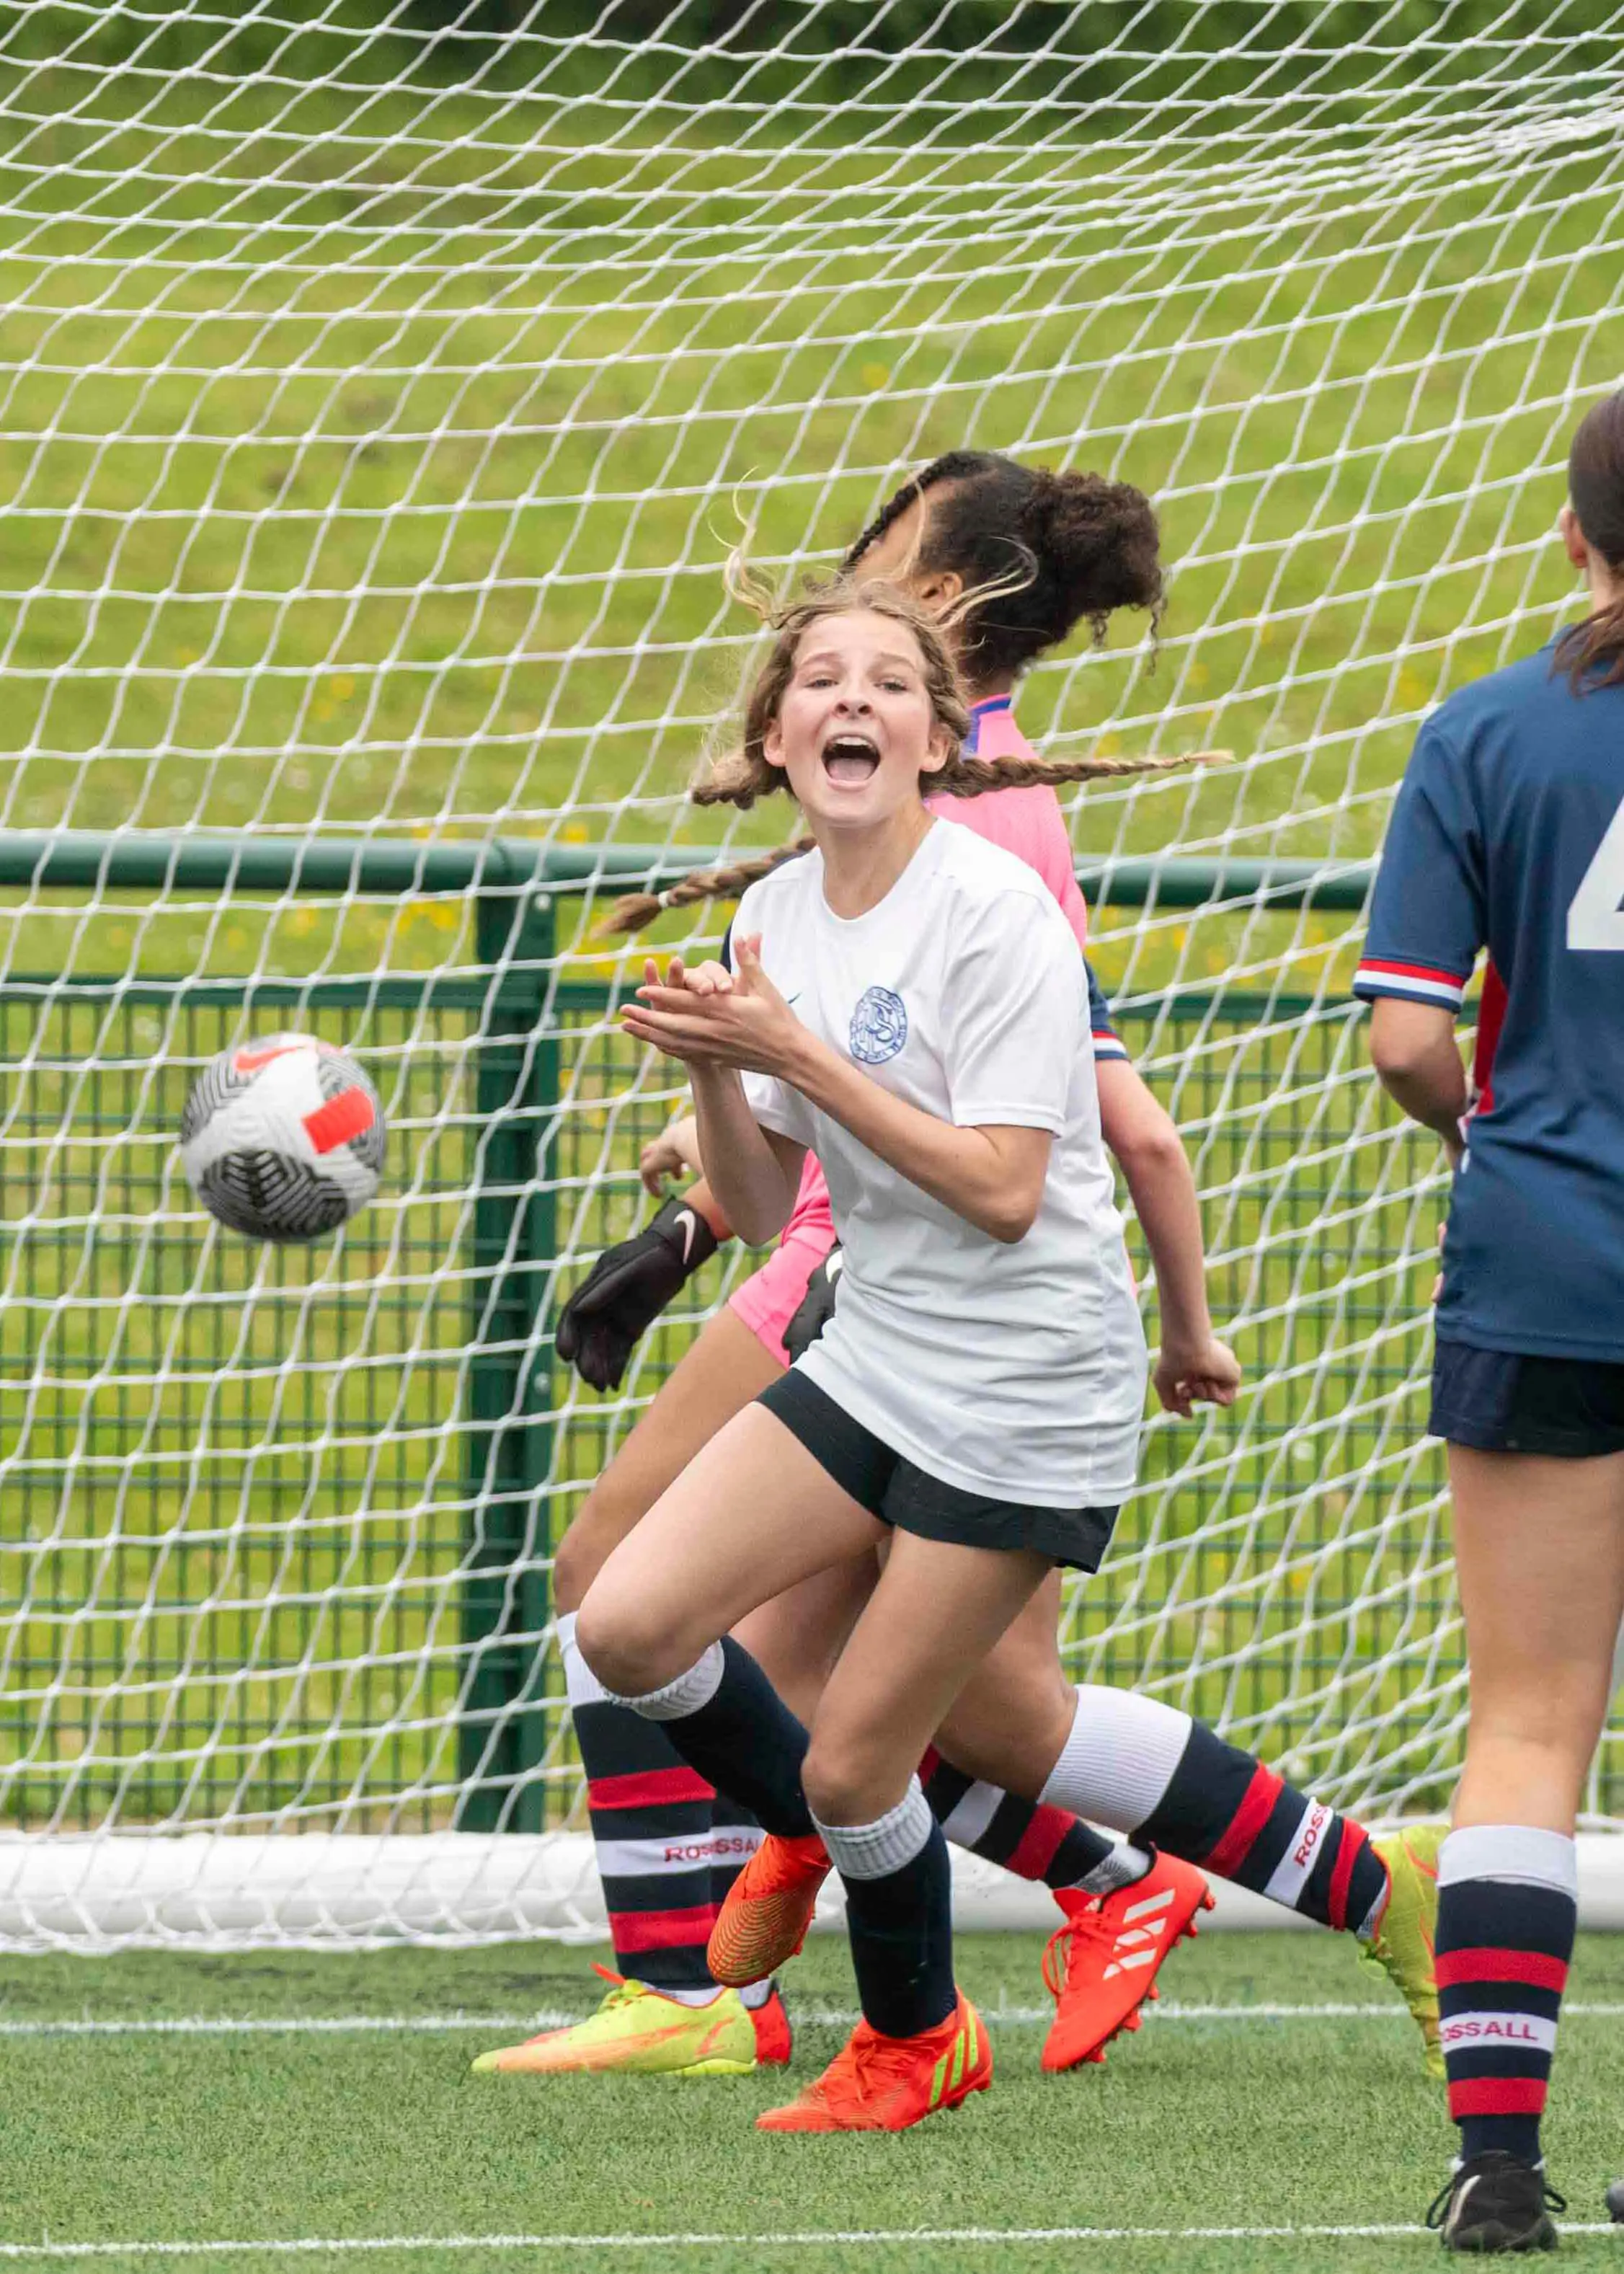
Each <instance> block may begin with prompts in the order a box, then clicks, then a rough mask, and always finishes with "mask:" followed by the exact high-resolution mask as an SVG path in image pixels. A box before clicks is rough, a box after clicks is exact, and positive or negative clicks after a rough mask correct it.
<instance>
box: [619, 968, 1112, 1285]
mask: <svg viewBox="0 0 1624 2274" xmlns="http://www.w3.org/2000/svg"><path fill="white" fill-rule="evenodd" d="M757 947H758V943H757V942H756V941H754V940H745V939H735V942H734V956H735V961H736V964H737V969H736V971H735V972H734V973H733V975H729V974H727V973H726V972H724V971H722V969H721V968H720V967H719V966H710V967H702V969H701V971H700V972H698V973H692V974H690V973H688V972H685V971H684V970H683V969H682V967H681V966H680V964H674V963H673V966H672V967H671V970H670V972H669V973H668V974H667V975H666V978H665V983H661V981H660V977H659V974H658V970H657V969H656V968H655V967H654V966H653V965H652V964H650V966H649V979H648V983H646V984H645V985H644V986H643V987H640V988H639V989H638V990H637V994H638V1001H637V1003H636V1004H635V1005H628V1007H627V1009H626V1010H625V1012H624V1013H622V1017H623V1019H624V1021H625V1024H626V1028H627V1031H628V1033H629V1034H631V1035H635V1037H636V1038H637V1039H638V1040H639V1041H642V1042H647V1043H653V1044H654V1045H655V1047H656V1048H657V1049H659V1050H665V1051H667V1052H668V1053H669V1054H670V1055H671V1056H673V1057H674V1058H681V1059H682V1060H683V1061H684V1063H685V1064H686V1065H688V1068H689V1071H690V1073H691V1075H692V1077H693V1082H694V1096H695V1103H696V1104H697V1106H698V1108H699V1135H700V1143H701V1145H702V1147H703V1151H704V1156H705V1160H706V1162H707V1163H708V1164H709V1167H710V1171H711V1184H712V1186H713V1188H714V1189H715V1191H716V1193H717V1196H718V1199H719V1200H720V1201H721V1203H722V1207H723V1209H724V1211H725V1212H726V1216H727V1218H728V1221H729V1222H730V1223H731V1224H733V1226H734V1227H735V1229H736V1230H737V1231H739V1233H740V1234H741V1237H742V1238H743V1239H748V1240H750V1241H751V1242H752V1244H754V1243H755V1242H756V1241H757V1240H761V1239H771V1237H772V1235H773V1233H774V1232H775V1231H779V1230H781V1229H782V1227H783V1225H784V1224H785V1223H786V1221H787V1219H788V1216H789V1211H790V1207H791V1205H792V1204H793V1199H794V1186H793V1181H792V1182H791V1184H790V1186H789V1189H788V1191H787V1192H784V1193H780V1191H779V1190H778V1188H777V1187H776V1186H775V1184H774V1180H773V1173H772V1171H773V1169H774V1168H775V1167H776V1168H777V1170H778V1174H779V1175H780V1176H783V1175H785V1174H786V1172H787V1171H788V1168H789V1163H788V1161H787V1157H786V1156H782V1155H777V1154H772V1152H771V1147H770V1146H769V1144H768V1140H769V1138H770V1137H772V1136H775V1135H777V1134H778V1133H777V1132H776V1131H773V1130H771V1129H769V1128H765V1127H763V1126H761V1123H760V1121H759V1120H757V1121H756V1123H755V1125H754V1135H755V1139H756V1142H754V1143H752V1141H751V1136H750V1132H749V1129H748V1127H747V1125H748V1124H749V1123H750V1121H751V1118H752V1116H753V1115H758V1114H759V1113H760V1112H761V1111H763V1099H764V1098H766V1097H768V1096H770V1093H763V1092H760V1091H758V1092H757V1095H756V1096H755V1097H754V1098H753V1099H747V1098H746V1096H745V1092H744V1087H743V1083H742V1081H740V1080H739V1078H738V1071H737V1070H739V1069H748V1071H749V1072H750V1073H752V1074H753V1075H760V1076H765V1077H766V1078H767V1080H768V1081H769V1082H770V1083H771V1085H772V1087H773V1090H774V1091H776V1092H777V1094H778V1103H776V1104H774V1103H767V1104H766V1105H765V1111H767V1112H768V1114H769V1116H770V1118H780V1116H781V1115H782V1113H783V1111H784V1103H785V1101H784V1097H783V1093H784V1092H785V1091H786V1090H787V1091H789V1092H793V1094H794V1095H795V1096H799V1097H800V1098H801V1099H803V1100H805V1101H806V1102H807V1103H810V1104H812V1105H814V1106H816V1107H817V1108H818V1109H819V1111H822V1112H824V1113H827V1114H828V1115H829V1117H830V1118H831V1120H834V1121H838V1122H839V1123H840V1124H841V1126H842V1127H844V1128H846V1129H848V1130H849V1131H850V1132H851V1133H852V1135H853V1137H855V1138H856V1139H857V1140H858V1141H859V1142H860V1143H861V1144H863V1145H866V1146H867V1147H868V1150H869V1151H870V1152H871V1153H876V1154H877V1155H878V1156H879V1157H880V1159H881V1160H883V1161H884V1162H886V1163H888V1164H889V1165H890V1166H891V1168H893V1169H896V1170H897V1171H898V1172H899V1173H900V1174H901V1175H903V1176H905V1177H906V1178H908V1179H909V1180H910V1182H911V1183H914V1184H916V1185H917V1186H919V1187H920V1189H921V1192H927V1193H929V1194H930V1196H931V1198H932V1199H933V1200H938V1201H941V1202H942V1204H943V1206H944V1208H949V1209H951V1210H952V1211H953V1213H954V1215H955V1216H962V1217H963V1218H964V1220H965V1222H966V1224H974V1226H975V1228H976V1230H977V1231H983V1232H985V1233H986V1234H987V1235H988V1237H989V1239H996V1240H1001V1241H1004V1242H1007V1243H1011V1244H1012V1243H1013V1242H1014V1241H1016V1240H1018V1239H1024V1238H1025V1237H1026V1233H1027V1232H1028V1231H1030V1230H1031V1228H1032V1224H1033V1220H1034V1217H1035V1216H1036V1214H1037V1210H1038V1207H1039V1203H1040V1202H1041V1198H1042V1192H1043V1180H1044V1178H1045V1176H1046V1175H1047V1173H1048V1169H1049V1149H1050V1147H1051V1145H1052V1143H1053V1141H1054V1130H1055V1128H1056V1127H1058V1126H1060V1120H1059V1118H1058V1109H1055V1110H1054V1111H1052V1112H1051V1114H1050V1126H1026V1125H1024V1124H1022V1123H1020V1122H1019V1121H1016V1122H1011V1123H1010V1124H1008V1125H1005V1124H1004V1123H1003V1122H1001V1121H1000V1120H999V1119H998V1118H997V1116H996V1112H992V1111H989V1112H987V1113H986V1114H985V1116H984V1117H983V1114H982V1113H981V1111H979V1110H978V1108H977V1103H976V1102H975V1101H974V1100H972V1102H971V1103H969V1104H968V1105H967V1107H966V1112H965V1118H964V1119H963V1120H962V1121H959V1120H958V1119H955V1120H953V1121H943V1120H939V1119H938V1118H936V1115H935V1114H933V1113H927V1112H926V1111H924V1110H923V1109H922V1108H921V1107H920V1106H916V1105H910V1104H909V1103H908V1102H907V1101H906V1098H900V1097H895V1096H892V1095H891V1092H890V1091H889V1090H886V1089H882V1088H881V1087H880V1085H879V1084H878V1083H877V1082H876V1081H870V1080H869V1079H868V1075H867V1074H865V1073H862V1072H861V1070H860V1069H859V1068H858V1067H857V1066H855V1065H853V1064H852V1063H851V1061H850V1060H849V1059H847V1058H842V1057H841V1056H840V1055H839V1054H838V1052H836V1051H835V1050H831V1049H830V1047H829V1045H828V1044H827V1043H823V1042H821V1041H820V1040H819V1039H818V1038H817V1036H816V1035H812V1034H810V1033H809V1032H808V1029H807V1028H805V1027H803V1026H802V1025H801V1021H800V1020H798V1019H797V1018H796V1017H795V1014H794V1013H793V1011H792V1010H791V1009H790V1008H789V1005H787V1004H786V1002H785V1000H784V998H783V997H782V996H781V995H780V994H779V993H778V990H777V988H776V987H774V986H773V984H772V983H771V980H770V979H769V978H768V976H767V975H766V973H765V972H764V971H763V968H762V967H761V962H760V959H759V955H758V953H757ZM988 961H989V960H988V959H986V958H982V959H981V968H979V969H978V967H977V963H976V959H975V957H974V954H973V953H971V954H967V955H966V956H965V957H964V958H963V959H962V960H961V968H963V969H965V970H966V972H967V973H968V974H969V975H970V979H969V984H970V986H971V987H973V988H975V989H977V990H979V992H980V993H981V995H982V996H984V997H985V998H986V999H985V1000H984V1001H981V1002H979V1003H977V1004H975V1005H973V1006H970V1008H969V1009H968V1010H967V1011H966V1009H965V1007H964V1006H962V1005H961V1008H960V1026H961V1030H964V1029H966V1028H967V1027H969V1026H979V1027H980V1028H982V1029H984V1030H985V1033H984V1035H983V1036H982V1039H981V1048H980V1050H978V1049H977V1046H976V1044H975V1043H974V1040H972V1041H971V1042H970V1043H969V1045H968V1047H967V1049H966V1073H967V1075H968V1077H969V1084H970V1088H973V1087H974V1066H975V1064H976V1063H977V1060H978V1058H979V1057H984V1056H985V1055H986V1050H987V1044H988V1043H989V1042H990V1041H993V1040H995V1039H996V1042H997V1043H999V1044H1000V1045H1001V1048H1002V1050H1003V1052H1004V1055H1005V1057H1008V1058H1019V1054H1020V1052H1021V1051H1022V1050H1024V1051H1025V1053H1026V1065H1025V1073H1026V1081H1027V1082H1028V1085H1030V1083H1031V1081H1033V1079H1034V1075H1035V1073H1036V1071H1037V1068H1038V1065H1039V1062H1040V1061H1041V1062H1043V1063H1048V1064H1051V1065H1052V1063H1053V1060H1054V1053H1053V1051H1052V1049H1051V1050H1039V1049H1037V1048H1035V1047H1034V1038H1035V1036H1036V1035H1041V1034H1042V1032H1043V1027H1042V1021H1043V1020H1044V1019H1045V1017H1046V1016H1051V1015H1052V1014H1051V1012H1050V1005H1049V1000H1048V998H1049V995H1050V993H1052V992H1054V991H1055V990H1053V989H1051V988H1049V987H1046V986H1045V985H1044V984H1042V983H1041V978H1040V977H1037V976H1035V975H1034V989H1033V994H1032V997H1031V998H1030V999H1029V1000H1026V1001H1023V1002H1022V1003H1021V1004H1020V1005H1019V1012H1018V1014H1012V1013H1011V1005H1010V1004H1009V1002H1008V1000H1007V998H997V999H995V996H994V991H993V990H994V988H995V986H996V985H997V984H998V983H1000V979H1001V975H1000V974H999V973H998V972H997V970H996V967H995V968H992V969H989V968H987V966H988ZM1006 968H1007V967H1006ZM1074 968H1075V967H1073V970H1074ZM708 975H709V976H708ZM707 979H708V984H707V990H706V991H705V992H703V993H698V992H696V991H695V990H696V988H697V986H698V983H700V982H701V981H706V980H707ZM1063 991H1064V990H1063ZM1070 993H1071V998H1072V999H1071V1008H1072V1012H1073V1015H1075V1012H1076V1001H1075V997H1076V979H1075V977H1074V976H1073V977H1072V978H1071V983H1070ZM1061 1007H1062V1006H1061V1005H1060V1004H1059V1002H1058V1000H1056V1005H1055V1006H1054V1009H1055V1013H1059V1011H1060V1009H1061ZM1027 1028H1031V1029H1032V1030H1033V1032H1032V1033H1027V1032H1026V1029H1027ZM1052 1032H1053V1029H1052V1025H1051V1028H1050V1039H1051V1042H1052ZM968 1094H969V1093H968V1091H967V1092H966V1095H968ZM958 1110H959V1109H958V1105H957V1102H956V1103H955V1112H956V1113H957V1111H958ZM1046 1111H1049V1109H1048V1108H1047V1107H1046ZM778 1142H779V1144H780V1145H783V1144H785V1143H786V1141H785V1140H784V1139H783V1138H781V1137H780V1138H779V1140H778ZM789 1149H790V1150H792V1151H793V1154H794V1156H795V1157H794V1161H793V1176H794V1178H799V1175H800V1169H801V1160H802V1159H803V1158H804V1156H805V1148H804V1146H803V1145H796V1146H794V1147H793V1148H789ZM770 1155H771V1161H770V1158H769V1156H770Z"/></svg>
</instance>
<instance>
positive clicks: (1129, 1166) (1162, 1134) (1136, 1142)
mask: <svg viewBox="0 0 1624 2274" xmlns="http://www.w3.org/2000/svg"><path fill="white" fill-rule="evenodd" d="M1111 1151H1112V1152H1113V1153H1114V1154H1115V1155H1116V1165H1117V1167H1118V1168H1119V1169H1120V1170H1121V1171H1122V1173H1123V1175H1124V1177H1125V1178H1127V1180H1128V1183H1129V1186H1132V1185H1133V1183H1134V1181H1135V1179H1136V1178H1155V1177H1162V1176H1165V1175H1166V1174H1167V1172H1168V1171H1169V1170H1176V1169H1183V1168H1185V1167H1187V1166H1188V1156H1186V1154H1185V1152H1184V1139H1183V1138H1182V1137H1181V1136H1180V1135H1179V1133H1178V1131H1177V1128H1176V1127H1175V1126H1174V1124H1173V1123H1172V1122H1171V1121H1170V1120H1165V1119H1163V1120H1157V1121H1154V1122H1152V1123H1151V1124H1150V1125H1149V1126H1147V1127H1146V1128H1144V1129H1142V1130H1139V1131H1136V1132H1135V1133H1134V1134H1133V1135H1132V1137H1131V1138H1129V1139H1127V1140H1126V1141H1124V1142H1123V1143H1122V1144H1120V1145H1113V1146H1112V1147H1111Z"/></svg>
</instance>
